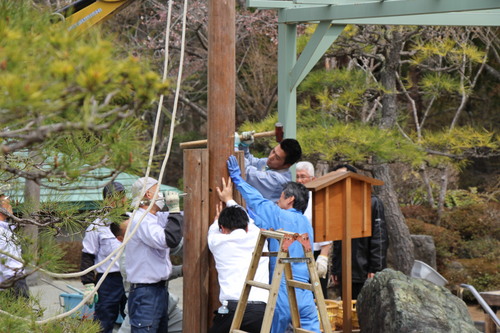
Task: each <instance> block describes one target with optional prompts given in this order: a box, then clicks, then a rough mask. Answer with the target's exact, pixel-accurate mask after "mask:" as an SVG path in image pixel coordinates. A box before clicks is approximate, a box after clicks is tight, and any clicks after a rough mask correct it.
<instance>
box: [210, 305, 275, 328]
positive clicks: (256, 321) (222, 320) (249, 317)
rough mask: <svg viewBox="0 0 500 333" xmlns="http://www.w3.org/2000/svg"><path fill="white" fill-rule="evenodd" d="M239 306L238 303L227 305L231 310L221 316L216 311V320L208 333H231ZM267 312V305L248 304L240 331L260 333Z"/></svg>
mask: <svg viewBox="0 0 500 333" xmlns="http://www.w3.org/2000/svg"><path fill="white" fill-rule="evenodd" d="M237 306H238V301H229V302H228V305H227V307H228V308H229V313H228V314H219V313H217V311H214V314H215V316H214V320H213V323H212V327H211V328H210V330H209V331H208V333H229V329H230V328H231V324H232V322H233V318H234V313H235V311H236V307H237ZM265 311H266V303H264V302H255V303H254V302H248V303H247V307H246V309H245V314H244V315H243V321H242V322H241V327H240V329H241V330H242V331H245V332H249V333H259V332H260V329H261V327H262V320H263V319H264V312H265Z"/></svg>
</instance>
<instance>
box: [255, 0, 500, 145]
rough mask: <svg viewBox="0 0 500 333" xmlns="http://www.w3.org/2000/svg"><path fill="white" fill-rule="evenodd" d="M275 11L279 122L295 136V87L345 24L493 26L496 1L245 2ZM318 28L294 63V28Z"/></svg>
mask: <svg viewBox="0 0 500 333" xmlns="http://www.w3.org/2000/svg"><path fill="white" fill-rule="evenodd" d="M247 7H256V8H262V9H277V10H278V40H279V45H278V118H279V121H280V122H281V123H283V125H284V130H285V136H286V137H288V138H295V137H296V135H297V126H296V124H297V122H296V117H297V115H296V108H297V100H296V99H297V87H298V85H299V84H300V83H301V82H302V80H303V79H304V78H305V76H306V75H307V74H308V73H309V71H310V70H311V69H312V68H313V66H314V65H315V64H316V63H317V62H318V61H319V59H320V58H321V57H322V56H323V54H324V53H325V52H326V50H328V48H329V47H330V46H331V45H332V43H333V42H334V41H335V40H336V39H337V37H338V36H339V35H340V34H341V33H342V31H343V30H344V28H345V26H346V25H347V24H384V25H448V26H498V25H500V0H294V1H287V0H247ZM299 23H317V24H318V26H317V28H316V31H315V32H314V34H313V36H312V37H311V39H310V41H309V42H308V44H307V46H306V48H305V49H304V51H303V52H302V53H301V54H300V56H299V58H298V59H297V51H296V49H297V43H296V38H297V24H299Z"/></svg>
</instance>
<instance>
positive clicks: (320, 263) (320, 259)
mask: <svg viewBox="0 0 500 333" xmlns="http://www.w3.org/2000/svg"><path fill="white" fill-rule="evenodd" d="M295 172H296V179H297V183H300V184H307V183H309V182H310V181H312V180H314V179H316V177H314V166H313V165H312V163H311V162H306V161H302V162H299V163H297V166H296V168H295ZM312 208H313V202H312V195H311V192H309V202H308V204H307V209H306V211H305V212H304V215H305V216H306V217H307V219H308V220H309V222H311V224H312ZM331 245H332V242H331V241H326V242H319V243H314V244H313V250H314V259H316V269H317V270H318V275H319V281H320V282H321V290H322V291H323V295H324V296H325V298H328V294H327V286H328V279H327V278H326V275H327V273H328V253H329V252H330V247H331Z"/></svg>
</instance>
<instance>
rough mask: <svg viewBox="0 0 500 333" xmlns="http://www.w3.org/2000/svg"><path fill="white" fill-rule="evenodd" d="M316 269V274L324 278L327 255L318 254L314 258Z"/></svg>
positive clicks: (326, 268) (326, 269)
mask: <svg viewBox="0 0 500 333" xmlns="http://www.w3.org/2000/svg"><path fill="white" fill-rule="evenodd" d="M316 270H317V271H318V276H319V277H320V278H323V279H324V278H326V273H327V271H328V257H327V256H323V255H319V256H318V258H317V259H316Z"/></svg>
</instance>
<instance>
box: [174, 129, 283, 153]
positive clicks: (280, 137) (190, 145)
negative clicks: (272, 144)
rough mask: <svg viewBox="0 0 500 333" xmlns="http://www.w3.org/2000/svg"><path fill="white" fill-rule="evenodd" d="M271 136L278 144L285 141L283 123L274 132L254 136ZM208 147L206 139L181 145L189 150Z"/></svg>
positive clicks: (254, 135)
mask: <svg viewBox="0 0 500 333" xmlns="http://www.w3.org/2000/svg"><path fill="white" fill-rule="evenodd" d="M271 136H276V142H281V141H282V140H283V125H282V124H281V123H276V124H275V125H274V131H268V132H260V133H255V134H253V137H254V138H266V137H271ZM240 139H244V138H242V136H241V135H240ZM206 145H207V140H206V139H205V140H198V141H188V142H182V143H181V144H180V147H181V149H187V148H199V147H205V146H206Z"/></svg>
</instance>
